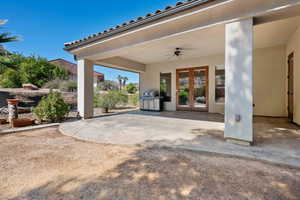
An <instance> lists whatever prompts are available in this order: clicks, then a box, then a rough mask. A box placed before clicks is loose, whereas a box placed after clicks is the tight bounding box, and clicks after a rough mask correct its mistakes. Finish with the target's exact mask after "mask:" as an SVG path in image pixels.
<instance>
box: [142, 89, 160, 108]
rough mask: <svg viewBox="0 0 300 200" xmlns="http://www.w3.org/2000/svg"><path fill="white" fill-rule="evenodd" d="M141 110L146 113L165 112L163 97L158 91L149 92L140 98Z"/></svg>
mask: <svg viewBox="0 0 300 200" xmlns="http://www.w3.org/2000/svg"><path fill="white" fill-rule="evenodd" d="M140 109H141V110H144V111H156V112H160V111H162V110H163V97H160V95H159V92H158V91H157V90H148V91H145V92H144V93H143V95H142V96H141V97H140Z"/></svg>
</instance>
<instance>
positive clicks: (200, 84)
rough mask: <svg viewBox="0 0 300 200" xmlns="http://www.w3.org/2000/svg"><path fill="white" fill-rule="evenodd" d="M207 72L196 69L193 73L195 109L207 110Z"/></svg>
mask: <svg viewBox="0 0 300 200" xmlns="http://www.w3.org/2000/svg"><path fill="white" fill-rule="evenodd" d="M206 75H207V70H206V69H196V70H194V71H193V77H194V88H193V89H194V91H193V104H194V105H193V107H195V108H206V107H207V102H206V101H207V99H206V92H207V91H206V89H207V76H206Z"/></svg>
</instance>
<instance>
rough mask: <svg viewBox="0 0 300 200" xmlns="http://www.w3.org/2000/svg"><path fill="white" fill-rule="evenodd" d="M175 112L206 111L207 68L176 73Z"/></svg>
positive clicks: (182, 70)
mask: <svg viewBox="0 0 300 200" xmlns="http://www.w3.org/2000/svg"><path fill="white" fill-rule="evenodd" d="M176 87H177V88H176V91H177V92H176V96H177V103H176V104H177V110H195V111H207V110H208V67H194V68H185V69H178V70H177V71H176Z"/></svg>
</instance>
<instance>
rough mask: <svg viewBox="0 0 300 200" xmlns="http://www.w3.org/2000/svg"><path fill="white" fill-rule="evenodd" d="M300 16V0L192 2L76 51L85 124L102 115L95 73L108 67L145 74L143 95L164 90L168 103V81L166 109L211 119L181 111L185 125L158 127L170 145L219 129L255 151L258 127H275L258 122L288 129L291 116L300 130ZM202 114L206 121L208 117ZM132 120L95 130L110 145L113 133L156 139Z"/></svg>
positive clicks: (76, 45) (74, 45)
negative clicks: (96, 68)
mask: <svg viewBox="0 0 300 200" xmlns="http://www.w3.org/2000/svg"><path fill="white" fill-rule="evenodd" d="M241 8H243V9H242V10H241ZM299 10H300V2H299V1H282V0H278V1H274V0H272V1H260V0H253V1H242V0H237V1H232V0H220V1H212V0H204V1H203V0H195V1H186V2H179V3H178V4H176V6H174V7H166V9H165V10H163V11H161V10H160V11H157V12H155V13H152V14H147V15H145V16H144V17H139V18H137V19H136V20H132V21H130V22H126V23H124V24H122V25H118V26H116V27H114V28H111V29H108V30H105V31H104V32H100V33H97V34H94V35H91V36H89V37H87V38H84V39H82V40H78V41H74V42H70V43H66V44H65V49H66V50H67V51H69V52H70V53H72V54H73V55H75V56H76V58H77V60H78V75H79V77H78V111H79V113H80V115H81V116H82V118H83V119H89V118H92V117H93V87H92V82H91V76H92V68H93V66H94V65H102V66H106V67H111V68H117V69H123V70H128V71H133V72H138V73H140V94H142V93H143V92H144V91H146V90H153V89H154V90H158V91H160V92H161V95H162V89H161V79H162V78H166V77H167V78H168V81H166V82H168V85H167V87H166V88H167V91H165V93H166V94H167V96H168V100H166V101H165V102H164V110H165V111H173V112H174V111H178V110H187V111H202V112H205V114H204V116H205V117H204V118H206V119H205V120H204V121H201V120H200V121H197V120H192V121H190V120H189V119H188V116H187V115H181V114H178V113H176V114H174V115H179V116H182V118H183V119H174V118H172V120H175V121H176V122H175V123H174V121H172V122H169V121H168V119H170V118H168V117H163V118H160V124H162V125H159V124H158V123H157V125H156V126H157V127H161V128H160V129H157V130H156V132H155V134H154V135H155V137H157V136H158V134H157V133H161V134H160V135H159V137H158V138H157V139H164V137H166V135H165V134H164V133H165V131H168V132H172V130H181V129H183V130H182V131H181V133H179V132H178V134H179V135H178V138H177V139H180V137H181V136H180V134H182V135H185V134H184V132H185V131H187V132H189V134H191V133H190V130H191V129H198V130H201V129H202V130H206V129H207V127H208V128H209V129H210V128H211V127H210V126H212V127H214V129H215V130H219V132H218V131H217V132H218V133H219V134H215V133H214V134H215V135H219V137H218V138H222V137H223V138H225V139H227V140H228V141H234V142H237V143H244V144H253V143H257V142H256V141H259V139H258V138H257V136H255V134H257V133H258V132H259V131H257V130H256V129H257V126H259V127H260V128H263V127H265V126H268V122H267V121H269V120H265V121H262V123H258V122H257V120H258V121H259V119H260V118H255V117H254V116H262V117H278V118H282V120H283V121H284V122H285V123H284V124H286V125H287V126H288V124H287V121H288V119H287V117H289V120H290V121H292V122H293V123H296V124H300V107H299V106H298V105H297V102H299V100H300V88H299V85H300V84H299V80H300V79H299V75H300V71H299V69H300V68H299V54H298V53H297V52H300V36H299V33H300V28H299V25H300V18H299ZM287 61H288V63H287ZM213 113H214V114H213ZM218 113H221V114H224V119H223V118H219V119H221V120H220V121H222V120H223V122H224V125H221V124H220V122H219V124H218V123H217V122H208V121H209V120H207V119H208V118H210V116H212V115H213V116H214V115H216V116H218ZM155 115H156V114H152V115H151V116H149V115H147V116H148V117H152V116H155ZM158 115H165V114H164V113H162V114H158ZM193 115H197V117H196V118H201V117H203V113H201V112H196V113H193ZM124 116H126V115H120V116H114V117H112V118H111V120H116V121H117V122H118V123H116V122H113V121H108V122H106V120H107V118H99V119H96V120H99V122H100V121H101V120H103V122H101V123H99V124H97V125H96V124H95V125H96V126H100V127H98V128H99V129H98V130H99V131H100V130H101V128H102V131H101V132H102V134H104V135H105V137H108V138H109V137H110V136H109V135H108V134H109V133H112V132H111V130H109V129H110V128H111V127H112V126H114V127H121V129H122V128H125V127H127V128H129V129H130V130H135V129H136V130H139V132H144V135H145V136H146V137H148V136H149V134H147V133H149V130H151V128H150V127H149V126H150V125H148V124H147V123H150V122H147V120H149V119H148V118H147V119H145V121H141V120H140V119H136V115H133V114H130V117H129V118H126V117H125V118H124ZM131 117H134V119H131ZM158 117H160V116H158ZM119 118H120V119H119ZM122 118H124V119H122ZM142 118H143V117H142ZM142 118H141V119H142ZM217 118H218V117H217ZM135 120H137V122H139V123H140V125H138V124H135V123H134V122H135ZM151 120H155V119H154V118H153V119H152V118H151ZM271 121H273V122H274V127H273V128H276V127H277V126H276V124H278V125H280V124H281V122H280V120H273V119H272V120H271ZM191 122H193V123H191ZM273 122H272V123H273ZM77 123H78V124H81V125H82V126H83V127H82V128H83V129H84V130H89V129H92V128H93V127H92V126H94V125H93V123H92V124H90V123H89V121H86V122H85V121H82V122H77ZM107 123H108V125H106V124H107ZM210 123H213V124H210ZM272 123H271V124H272ZM177 124H180V126H179V127H177ZM259 124H260V125H259ZM262 124H264V125H262ZM165 125H170V126H168V127H166V128H164V127H163V126H165ZM199 125H201V126H199ZM290 126H294V125H292V124H290ZM107 127H109V128H107ZM174 127H176V128H174ZM193 127H195V128H193ZM271 127H272V125H271ZM180 128H181V129H180ZM269 128H270V127H269ZM278 128H280V127H278ZM129 129H124V130H129ZM185 129H186V130H185ZM220 129H222V131H221V130H220ZM74 130H77V129H76V128H75V129H74ZM106 130H107V131H108V132H107V131H106ZM271 130H272V128H271ZM75 132H76V131H75ZM204 132H206V131H204ZM279 132H280V131H279ZM262 133H265V132H264V131H262ZM70 134H71V133H70ZM119 134H120V133H119ZM127 134H128V135H130V131H128V132H126V134H123V136H124V137H127V138H128V140H130V137H129V136H128V135H127ZM189 134H187V135H189ZM126 135H127V136H126ZM187 135H185V136H187ZM222 135H223V136H222ZM267 135H268V134H266V135H265V136H263V135H262V136H261V139H262V138H266V137H268V136H267ZM173 136H174V135H172V136H171V137H173ZM85 137H92V136H90V135H88V134H87V136H85ZM137 137H139V136H137ZM187 137H190V135H189V136H187ZM191 137H192V136H191ZM192 138H193V137H192ZM183 139H184V138H183ZM186 139H191V138H186ZM257 144H259V143H257Z"/></svg>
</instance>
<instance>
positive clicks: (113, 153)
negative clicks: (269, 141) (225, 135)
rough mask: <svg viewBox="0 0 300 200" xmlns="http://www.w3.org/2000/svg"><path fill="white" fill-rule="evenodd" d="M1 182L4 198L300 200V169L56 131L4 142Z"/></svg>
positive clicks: (6, 137)
mask: <svg viewBox="0 0 300 200" xmlns="http://www.w3.org/2000/svg"><path fill="white" fill-rule="evenodd" d="M0 183H1V184H0V199H53V200H57V199H130V200H131V199H139V200H140V199H161V200H164V199H204V200H210V199H233V200H234V199H238V200H240V199H255V200H259V199H270V200H271V199H272V200H273V199H295V200H296V199H300V169H293V168H288V167H283V166H276V165H272V164H270V163H263V162H259V161H254V160H244V159H240V158H234V157H223V156H217V155H213V154H202V153H196V152H189V151H183V150H174V149H167V148H157V147H155V146H154V147H148V148H142V147H128V146H119V145H105V144H95V143H89V142H83V141H79V140H76V139H73V138H70V137H66V136H63V135H61V134H60V133H59V132H58V131H57V129H56V128H47V129H42V130H36V131H31V132H23V133H17V134H13V135H4V136H0Z"/></svg>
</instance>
